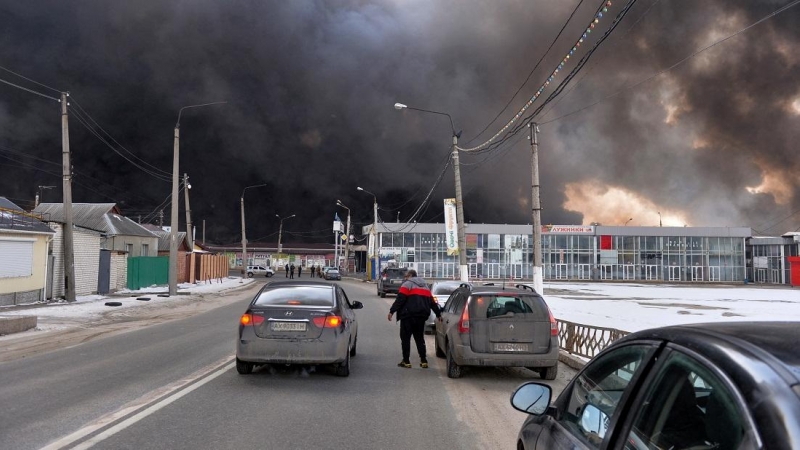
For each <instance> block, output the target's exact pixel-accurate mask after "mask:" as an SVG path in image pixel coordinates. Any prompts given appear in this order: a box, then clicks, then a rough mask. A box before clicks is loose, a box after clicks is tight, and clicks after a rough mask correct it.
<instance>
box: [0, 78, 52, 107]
mask: <svg viewBox="0 0 800 450" xmlns="http://www.w3.org/2000/svg"><path fill="white" fill-rule="evenodd" d="M0 83H5V84H7V85H9V86H13V87H15V88H17V89H22V90H23V91H25V92H30V93H31V94H36V95H38V96H40V97H44V98H49V99H50V100H55V101H57V102H59V103H60V102H61V99H60V98H56V97H51V96H49V95H47V94H42V93H41V92H39V91H34V90H33V89H28V88H26V87H22V86H20V85H18V84H14V83H12V82H10V81H8V80H4V79H2V78H0Z"/></svg>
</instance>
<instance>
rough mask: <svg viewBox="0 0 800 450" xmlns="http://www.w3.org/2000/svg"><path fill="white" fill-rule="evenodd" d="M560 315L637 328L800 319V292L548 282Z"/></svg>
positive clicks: (552, 304)
mask: <svg viewBox="0 0 800 450" xmlns="http://www.w3.org/2000/svg"><path fill="white" fill-rule="evenodd" d="M544 298H545V300H546V301H547V304H548V305H549V306H550V309H551V310H552V311H553V315H554V316H555V317H556V319H559V320H565V321H569V322H576V323H581V324H586V325H593V326H600V327H608V328H616V329H619V330H624V331H629V332H634V331H638V330H643V329H646V328H653V327H658V326H664V325H677V324H684V323H701V322H720V321H749V320H768V321H777V320H788V321H798V322H800V290H799V289H791V288H777V287H756V286H745V285H741V286H721V285H714V286H707V285H703V286H697V285H695V286H687V285H642V284H606V283H563V284H562V283H546V284H545V285H544Z"/></svg>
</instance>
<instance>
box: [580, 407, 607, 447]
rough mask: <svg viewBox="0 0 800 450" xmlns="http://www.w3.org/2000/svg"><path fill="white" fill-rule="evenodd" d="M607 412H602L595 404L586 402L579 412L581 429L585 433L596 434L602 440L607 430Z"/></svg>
mask: <svg viewBox="0 0 800 450" xmlns="http://www.w3.org/2000/svg"><path fill="white" fill-rule="evenodd" d="M608 422H609V417H608V414H606V413H604V412H603V411H601V410H600V408H598V407H597V406H595V405H593V404H591V403H587V404H586V406H584V408H583V412H582V413H581V424H580V426H581V429H582V430H583V432H585V433H586V434H587V435H597V437H598V438H599V439H600V440H602V439H603V438H604V437H605V435H606V431H608Z"/></svg>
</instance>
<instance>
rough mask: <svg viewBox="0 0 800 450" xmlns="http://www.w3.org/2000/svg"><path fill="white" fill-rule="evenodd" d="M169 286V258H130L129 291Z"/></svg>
mask: <svg viewBox="0 0 800 450" xmlns="http://www.w3.org/2000/svg"><path fill="white" fill-rule="evenodd" d="M167 284H169V257H167V256H136V257H129V258H128V289H130V290H134V291H135V290H138V289H141V288H143V287H150V286H153V285H157V286H158V285H167Z"/></svg>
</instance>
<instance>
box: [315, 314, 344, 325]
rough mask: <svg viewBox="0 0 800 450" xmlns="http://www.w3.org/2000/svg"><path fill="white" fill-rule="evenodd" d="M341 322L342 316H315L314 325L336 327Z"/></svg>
mask: <svg viewBox="0 0 800 450" xmlns="http://www.w3.org/2000/svg"><path fill="white" fill-rule="evenodd" d="M341 324H342V318H341V317H340V316H325V317H314V325H315V326H316V327H317V328H336V327H338V326H339V325H341Z"/></svg>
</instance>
